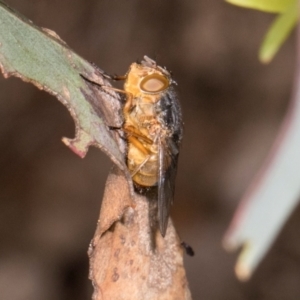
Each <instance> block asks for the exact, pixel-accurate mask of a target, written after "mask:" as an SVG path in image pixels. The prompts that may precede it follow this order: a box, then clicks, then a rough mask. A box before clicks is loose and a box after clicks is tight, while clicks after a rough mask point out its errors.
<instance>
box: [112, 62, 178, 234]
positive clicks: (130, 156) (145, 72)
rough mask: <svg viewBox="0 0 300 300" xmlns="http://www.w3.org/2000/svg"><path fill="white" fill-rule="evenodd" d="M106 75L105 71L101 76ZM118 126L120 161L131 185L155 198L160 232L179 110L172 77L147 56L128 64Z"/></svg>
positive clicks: (169, 193) (170, 190) (169, 195)
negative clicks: (122, 139) (123, 149)
mask: <svg viewBox="0 0 300 300" xmlns="http://www.w3.org/2000/svg"><path fill="white" fill-rule="evenodd" d="M107 77H108V76H107ZM109 78H110V79H113V80H125V83H124V90H117V89H115V90H116V91H118V92H120V93H123V94H124V95H125V103H124V106H123V116H124V124H123V126H122V128H121V129H122V130H123V131H124V132H125V134H126V139H127V144H128V148H127V156H126V163H127V167H128V169H129V172H130V173H131V176H132V180H133V182H134V185H135V188H136V190H137V191H138V192H140V193H146V194H147V195H148V196H150V197H151V198H154V199H155V201H157V220H158V227H159V230H160V232H161V235H162V236H165V234H166V230H167V226H168V218H169V214H170V207H171V204H172V203H173V199H174V187H175V176H176V170H177V161H178V154H179V147H180V142H181V139H182V131H183V128H182V115H181V107H180V104H179V101H178V97H177V94H176V92H175V89H174V85H175V84H176V83H175V81H174V80H173V79H172V76H171V74H170V72H169V71H167V70H166V69H165V68H163V67H160V66H158V65H157V63H156V62H155V61H154V60H152V59H150V58H149V57H147V56H144V59H143V60H142V61H141V62H140V63H133V64H131V66H130V68H129V70H128V72H127V73H126V75H125V76H109Z"/></svg>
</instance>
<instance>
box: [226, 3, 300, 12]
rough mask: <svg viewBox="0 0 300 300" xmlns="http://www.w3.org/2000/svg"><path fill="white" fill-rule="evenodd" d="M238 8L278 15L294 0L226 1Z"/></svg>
mask: <svg viewBox="0 0 300 300" xmlns="http://www.w3.org/2000/svg"><path fill="white" fill-rule="evenodd" d="M226 2H228V3H231V4H235V5H238V6H242V7H246V8H253V9H257V10H261V11H265V12H270V13H280V12H284V11H286V10H287V8H288V7H289V6H290V5H291V4H292V3H295V2H297V1H296V0H226Z"/></svg>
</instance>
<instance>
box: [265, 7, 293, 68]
mask: <svg viewBox="0 0 300 300" xmlns="http://www.w3.org/2000/svg"><path fill="white" fill-rule="evenodd" d="M297 19H298V1H296V2H294V3H293V4H292V5H290V7H289V8H288V9H287V10H286V11H285V12H284V13H283V14H281V15H279V16H278V17H277V18H276V20H275V21H274V23H273V24H272V25H271V27H270V29H269V31H268V32H267V34H266V36H265V39H264V41H263V43H262V45H261V48H260V51H259V59H260V61H261V62H263V63H269V62H270V61H271V60H272V59H273V57H274V56H275V54H276V53H277V51H278V50H279V48H280V47H281V45H282V44H283V43H284V41H285V40H286V39H287V37H288V36H289V34H290V33H291V31H292V29H293V28H294V27H295V25H296V23H297Z"/></svg>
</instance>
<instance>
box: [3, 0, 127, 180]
mask: <svg viewBox="0 0 300 300" xmlns="http://www.w3.org/2000/svg"><path fill="white" fill-rule="evenodd" d="M0 69H1V71H2V73H3V75H4V76H5V77H9V76H17V77H19V78H21V79H22V80H24V81H27V82H30V83H32V84H34V85H36V86H37V87H39V88H40V89H43V90H45V91H47V92H49V93H51V94H52V95H54V96H56V97H57V98H58V99H59V100H60V101H61V102H62V103H63V104H64V105H65V106H66V107H67V108H68V111H69V112H70V114H71V115H72V117H73V119H74V122H75V125H76V137H75V138H74V139H66V138H64V139H63V141H64V143H65V144H66V145H67V146H69V147H70V148H71V149H72V150H73V151H74V152H75V153H76V154H78V155H79V156H81V157H83V156H84V155H85V154H86V152H87V150H88V147H89V146H90V145H94V146H96V147H98V148H100V149H101V150H103V151H104V152H105V153H106V154H107V155H108V156H109V157H110V158H111V159H112V161H114V162H115V163H116V164H117V165H118V166H119V168H120V169H122V170H124V171H125V172H126V170H127V168H126V164H125V162H124V155H123V154H122V153H121V152H120V148H119V145H118V140H117V139H116V138H115V136H114V135H115V133H112V131H111V130H108V127H107V123H108V122H111V123H110V124H109V125H114V126H118V125H116V124H117V123H116V122H115V119H116V118H117V117H118V116H119V115H120V109H121V108H120V103H119V101H118V100H116V98H117V97H118V95H114V97H112V96H109V94H110V95H112V94H114V92H113V91H111V93H109V94H108V93H105V92H103V91H101V90H99V88H96V87H95V86H93V85H91V84H88V83H87V82H86V81H85V80H84V79H83V78H82V77H81V76H80V75H81V74H82V75H84V76H85V77H88V78H91V80H93V81H96V82H100V84H105V85H109V83H108V82H106V81H105V79H104V78H103V76H102V75H101V72H100V71H99V70H97V69H96V68H95V67H94V66H92V65H91V64H90V63H88V62H87V61H85V60H84V59H82V58H81V57H80V56H78V55H77V54H76V53H74V52H73V51H72V50H71V49H70V48H69V47H68V46H67V45H66V43H65V42H64V41H62V40H61V39H60V38H59V37H58V36H57V35H56V34H55V33H54V32H52V31H50V30H47V29H42V28H39V27H37V26H35V25H34V24H33V23H32V22H31V21H29V20H28V19H26V18H25V17H23V16H20V15H19V14H18V13H17V12H15V11H13V10H12V9H11V8H9V7H7V5H6V4H4V3H3V2H2V1H1V0H0ZM109 97H110V99H108V98H109ZM112 98H113V99H112ZM113 100H114V101H113ZM113 103H114V104H113ZM118 104H119V107H118ZM114 118H115V119H114ZM119 124H120V123H119ZM128 177H130V176H128Z"/></svg>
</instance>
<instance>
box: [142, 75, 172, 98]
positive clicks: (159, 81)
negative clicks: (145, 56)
mask: <svg viewBox="0 0 300 300" xmlns="http://www.w3.org/2000/svg"><path fill="white" fill-rule="evenodd" d="M169 84H170V81H169V79H168V78H167V77H165V76H162V75H159V74H151V75H148V76H146V77H145V78H144V79H143V80H142V81H141V83H140V88H141V90H142V91H144V92H146V93H151V94H152V93H153V94H155V93H159V92H161V91H163V90H165V89H166V88H168V86H169Z"/></svg>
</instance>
